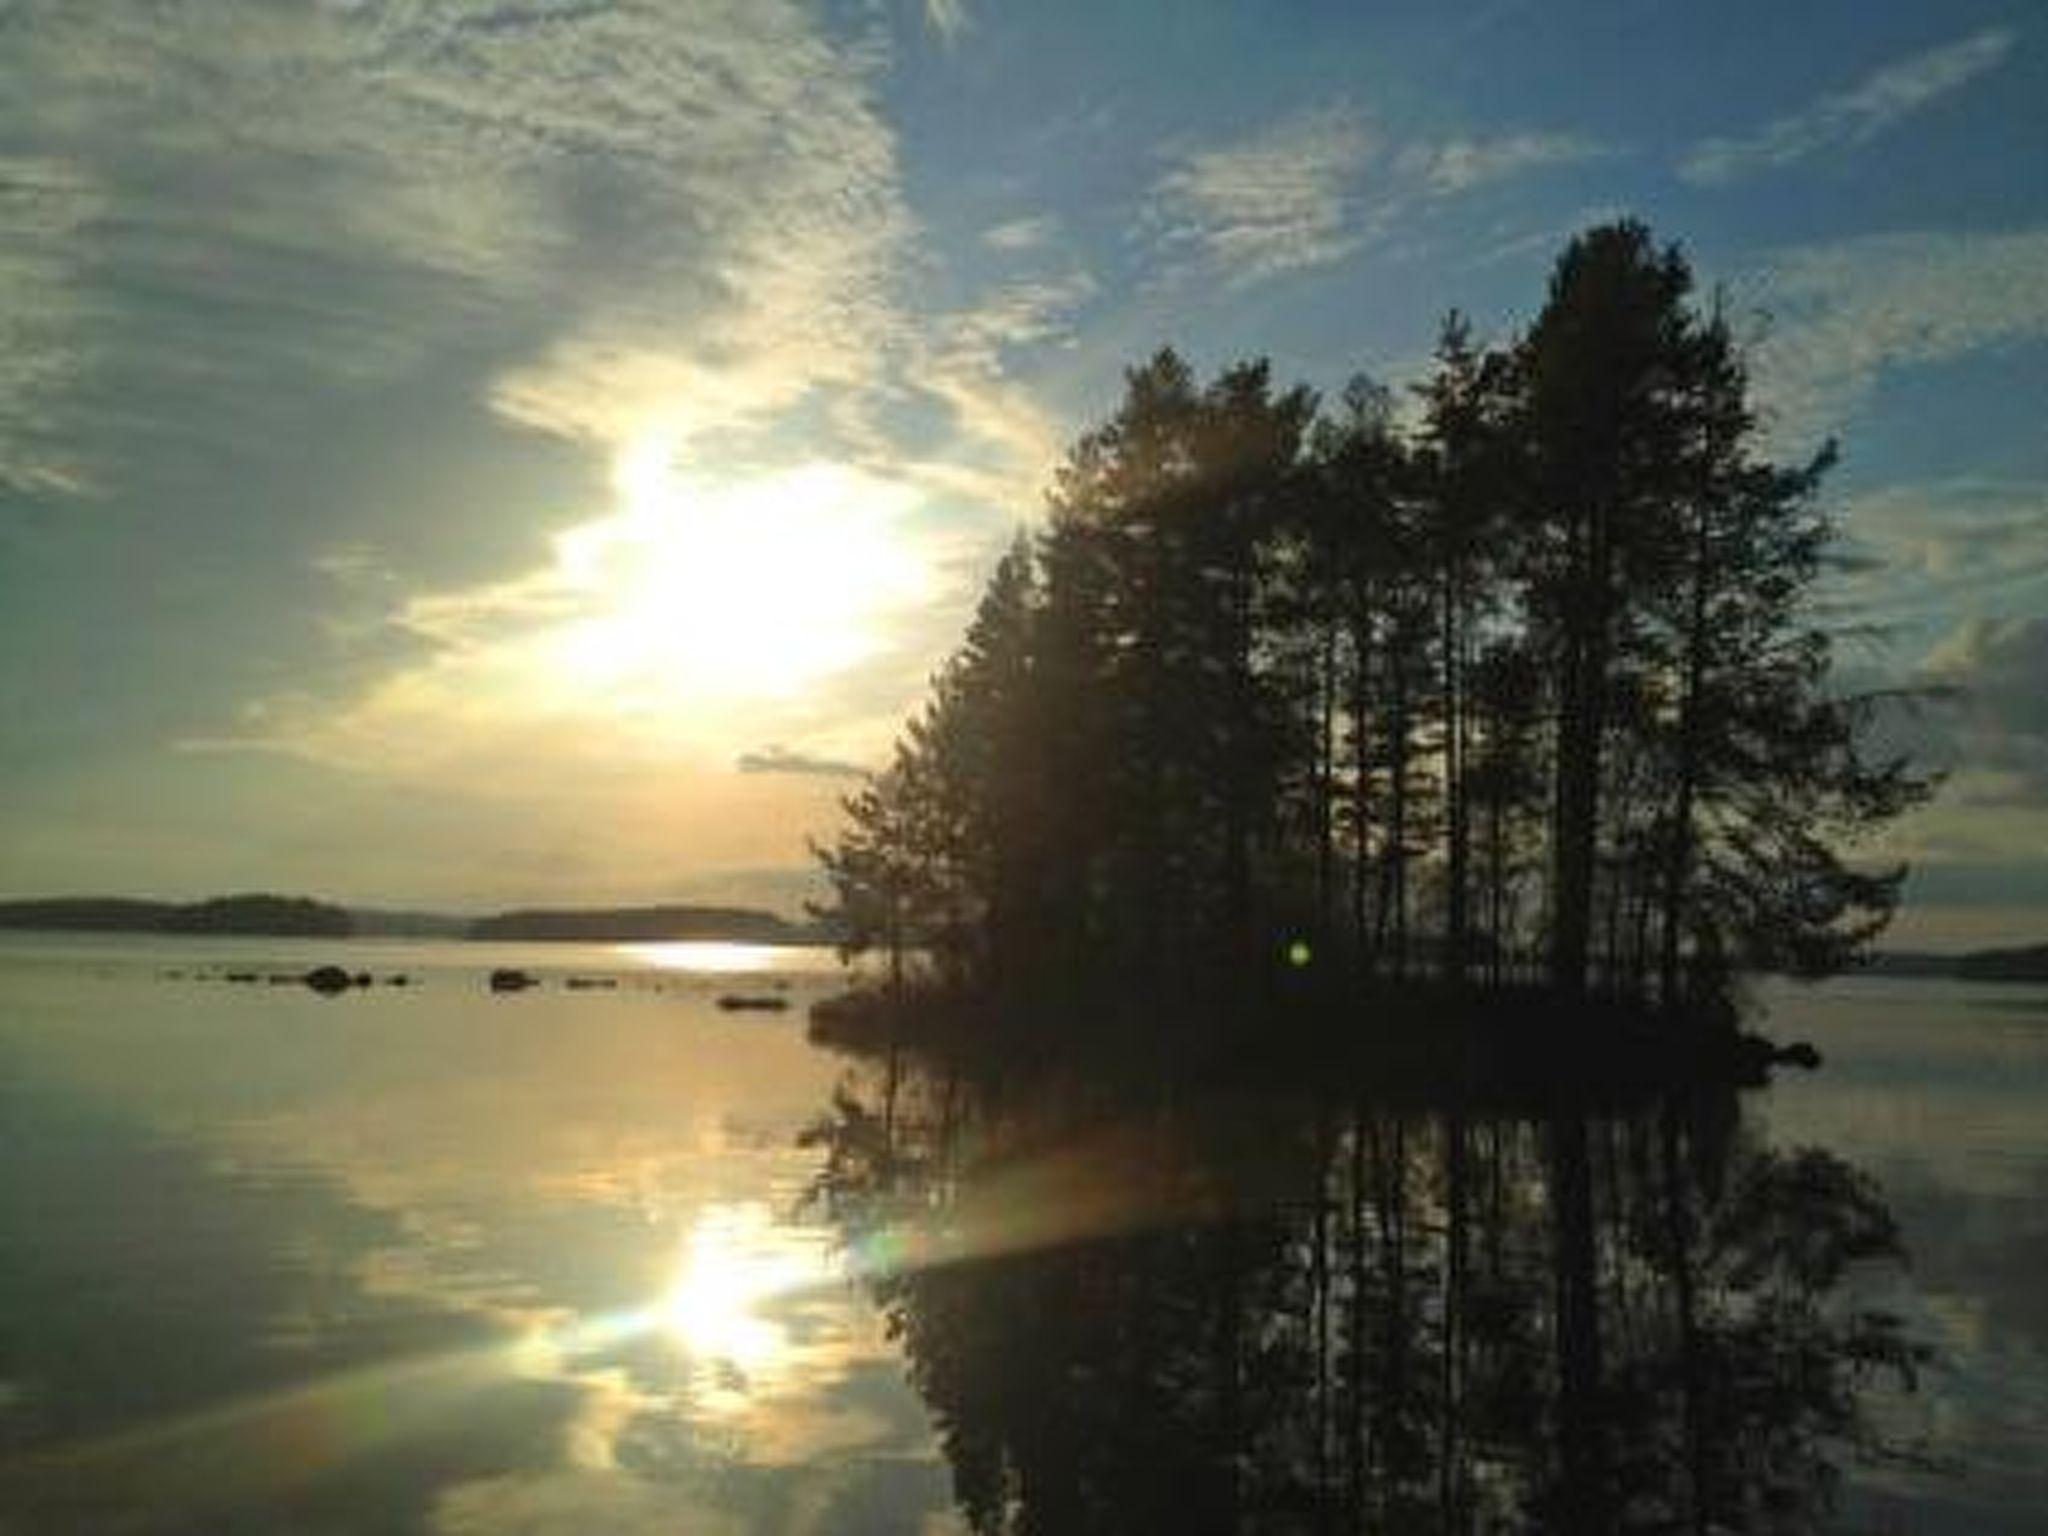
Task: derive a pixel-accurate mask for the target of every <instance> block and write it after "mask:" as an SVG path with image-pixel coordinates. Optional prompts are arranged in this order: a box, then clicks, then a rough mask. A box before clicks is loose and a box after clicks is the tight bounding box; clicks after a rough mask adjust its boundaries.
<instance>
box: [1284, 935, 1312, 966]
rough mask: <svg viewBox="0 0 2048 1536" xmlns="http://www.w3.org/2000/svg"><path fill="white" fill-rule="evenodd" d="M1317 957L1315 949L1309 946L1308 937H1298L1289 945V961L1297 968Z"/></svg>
mask: <svg viewBox="0 0 2048 1536" xmlns="http://www.w3.org/2000/svg"><path fill="white" fill-rule="evenodd" d="M1313 959H1315V951H1314V950H1312V949H1310V948H1309V947H1308V940H1307V939H1296V940H1295V941H1294V942H1293V943H1292V944H1290V945H1288V946H1287V963H1288V964H1289V965H1291V966H1293V967H1295V968H1296V969H1297V970H1299V969H1300V968H1301V967H1302V966H1305V965H1307V964H1308V963H1309V961H1311V960H1313Z"/></svg>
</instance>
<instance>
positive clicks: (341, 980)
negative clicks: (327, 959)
mask: <svg viewBox="0 0 2048 1536" xmlns="http://www.w3.org/2000/svg"><path fill="white" fill-rule="evenodd" d="M299 979H300V980H301V981H303V982H304V983H305V984H306V985H307V986H309V987H311V988H312V989H313V990H314V991H315V992H318V993H319V994H320V995H321V996H322V997H332V996H333V995H334V994H335V993H337V992H346V991H347V990H348V989H349V988H350V987H352V986H354V985H355V981H354V978H352V977H351V976H350V975H349V973H348V972H347V971H344V970H343V969H342V968H341V967H340V966H338V965H320V966H315V967H314V968H313V969H312V970H310V971H308V972H306V974H305V975H304V976H301V977H300V978H299Z"/></svg>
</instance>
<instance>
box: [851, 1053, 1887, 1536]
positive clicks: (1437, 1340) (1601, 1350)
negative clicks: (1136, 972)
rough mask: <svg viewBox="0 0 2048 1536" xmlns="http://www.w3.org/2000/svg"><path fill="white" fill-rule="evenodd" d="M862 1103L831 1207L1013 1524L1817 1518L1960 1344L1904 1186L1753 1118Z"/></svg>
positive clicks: (1724, 1525)
mask: <svg viewBox="0 0 2048 1536" xmlns="http://www.w3.org/2000/svg"><path fill="white" fill-rule="evenodd" d="M1401 1103H1402V1107H1399V1108H1394V1107H1389V1106H1388V1105H1387V1103H1386V1102H1385V1101H1383V1100H1377V1099H1375V1098H1374V1097H1372V1096H1370V1095H1353V1096H1345V1095H1332V1094H1330V1093H1328V1092H1318V1093H1303V1094H1301V1095H1298V1096H1266V1097H1262V1098H1258V1099H1246V1098H1244V1097H1242V1096H1239V1095H1229V1096H1217V1095H1216V1094H1214V1093H1207V1094H1198V1093H1194V1092H1192V1091H1190V1090H1189V1089H1187V1088H1186V1087H1184V1086H1183V1087H1176V1086H1174V1085H1171V1084H1164V1083H1159V1082H1151V1083H1147V1084H1144V1085H1142V1086H1126V1087H1125V1088H1123V1089H1122V1090H1120V1091H1117V1092H1111V1091H1109V1090H1108V1089H1107V1088H1105V1086H1104V1085H1103V1084H1102V1083H1101V1082H1100V1081H1099V1080H1097V1081H1091V1082H1087V1083H1079V1082H1074V1081H1047V1080H1044V1079H1043V1078H1039V1079H1037V1080H1034V1081H1030V1082H1019V1081H1017V1080H1015V1079H1014V1078H1009V1079H994V1080H991V1079H988V1078H983V1079H981V1080H978V1081H977V1080H975V1079H974V1078H973V1077H972V1076H970V1075H969V1074H967V1073H966V1072H964V1071H962V1070H959V1069H958V1068H957V1067H953V1066H940V1065H936V1064H931V1063H927V1064H925V1065H924V1066H923V1067H922V1068H920V1069H917V1070H915V1071H912V1072H910V1073H908V1074H907V1075H905V1074H903V1073H900V1072H896V1071H889V1070H885V1069H880V1068H878V1069H876V1070H875V1071H873V1072H870V1073H867V1074H856V1076H855V1077H854V1078H853V1079H852V1080H851V1081H850V1082H849V1083H848V1084H847V1085H846V1086H845V1087H843V1088H842V1090H841V1092H840V1093H839V1095H838V1097H837V1098H836V1100H835V1105H834V1110H833V1113H832V1115H831V1117H830V1119H829V1121H828V1122H827V1123H826V1124H824V1125H823V1126H821V1127H820V1128H819V1130H818V1131H817V1132H816V1133H815V1134H816V1139H817V1140H818V1141H819V1143H820V1144H821V1146H822V1148H823V1153H824V1159H823V1171H822V1173H821V1175H820V1182H819V1190H820V1194H821V1197H822V1198H823V1200H824V1201H825V1203H826V1204H827V1205H828V1207H829V1208H830V1209H831V1210H832V1211H833V1212H834V1215H835V1218H836V1220H837V1221H838V1222H839V1224H840V1225H841V1227H842V1229H843V1231H844V1233H845V1235H846V1238H847V1241H848V1243H849V1246H850V1247H851V1248H852V1249H853V1251H855V1252H856V1253H858V1254H861V1255H863V1256H864V1257H865V1259H866V1260H867V1265H868V1272H869V1276H870V1288H871V1291H872V1294H873V1296H874V1298H875V1300H876V1303H877V1304H878V1306H879V1308H880V1309H881V1311H882V1312H883V1314H884V1315H885V1316H886V1317H887V1319H888V1321H889V1325H890V1329H891V1332H892V1333H894V1334H896V1335H897V1336H899V1337H900V1338H901V1339H902V1340H903V1342H904V1348H905V1353H906V1356H907V1359H908V1363H909V1368H910V1372H911V1376H912V1379H913V1380H914V1381H915V1382H916V1383H917V1385H918V1388H919V1390H920V1392H921V1393H922V1394H923V1395H924V1397H925V1399H926V1401H927V1402H928V1403H929V1404H930V1406H931V1407H932V1409H933V1411H934V1414H935V1417H936V1419H937V1422H938V1425H939V1429H940V1435H941V1439H942V1442H943V1444H944V1445H945V1448H946V1452H947V1455H948V1458H949V1460H950V1461H951V1464H952V1468H953V1474H954V1481H955V1487H956V1490H957V1493H958V1496H959V1498H960V1501H961V1504H962V1507H963V1509H964V1511H965V1512H966V1514H967V1515H968V1517H969V1519H970V1520H971V1522H972V1523H973V1525H974V1526H975V1528H976V1529H979V1530H986V1531H1007V1530H1019V1531H1058V1532H1087V1531H1103V1532H1113V1531H1153V1530H1159V1531H1165V1530H1172V1531H1215V1532H1233V1531H1244V1530H1256V1531H1267V1530H1279V1531H1304V1532H1307V1531H1337V1530H1343V1531H1352V1530H1369V1531H1401V1532H1409V1531H1443V1532H1451V1531H1459V1532H1469V1531H1508V1530H1515V1531H1520V1530H1538V1531H1568V1532H1598V1531H1641V1532H1650V1531H1680V1530H1684V1531H1699V1532H1705V1531H1733V1530H1742V1531H1750V1530H1757V1531H1763V1530H1769V1531H1791V1530H1808V1529H1818V1528H1820V1527H1821V1526H1822V1525H1823V1524H1824V1523H1825V1521H1826V1520H1827V1518H1828V1517H1829V1515H1830V1514H1831V1513H1832V1511H1833V1508H1834V1504H1835V1495H1836V1492H1837V1487H1838V1481H1839V1477H1840V1472H1841V1469H1842V1468H1843V1467H1844V1466H1845V1465H1846V1464H1850V1463H1853V1462H1856V1461H1859V1460H1911V1459H1916V1458H1917V1459H1925V1458H1924V1456H1923V1455H1922V1452H1923V1449H1924V1448H1923V1447H1921V1446H1919V1445H1917V1444H1916V1443H1915V1442H1914V1441H1913V1440H1912V1439H1911V1438H1909V1437H1902V1436H1900V1435H1896V1434H1893V1433H1891V1432H1889V1431H1888V1430H1887V1428H1886V1427H1885V1425H1884V1423H1883V1422H1882V1418H1881V1415H1880V1414H1879V1413H1878V1412H1876V1411H1875V1409H1876V1406H1877V1401H1876V1400H1877V1399H1878V1398H1879V1397H1880V1396H1881V1395H1882V1394H1883V1393H1884V1392H1886V1391H1888V1390H1889V1391H1902V1390H1904V1389H1906V1388H1909V1387H1910V1386H1911V1385H1912V1384H1913V1383H1914V1381H1915V1379H1916V1377H1917V1374H1918V1371H1919V1370H1920V1368H1921V1367H1922V1366H1923V1365H1924V1364H1925V1363H1926V1361H1927V1351H1926V1350H1925V1349H1923V1348H1922V1347H1921V1346H1919V1345H1918V1344H1917V1343H1915V1342H1914V1341H1913V1340H1912V1339H1911V1338H1909V1336H1908V1334H1907V1332H1906V1331H1905V1329H1904V1328H1903V1327H1902V1325H1901V1321H1900V1319H1899V1318H1898V1317H1897V1316H1896V1315H1894V1314H1893V1313H1892V1312H1890V1311H1889V1310H1887V1309H1885V1308H1884V1307H1882V1306H1880V1305H1876V1304H1873V1303H1872V1302H1870V1301H1869V1300H1867V1299H1861V1298H1859V1297H1858V1296H1857V1295H1855V1294H1854V1288H1853V1287H1852V1286H1851V1284H1850V1283H1849V1282H1850V1281H1851V1280H1852V1278H1854V1279H1862V1278H1867V1277H1869V1276H1871V1275H1876V1274H1882V1273H1885V1272H1887V1271H1895V1270H1897V1269H1898V1268H1899V1267H1900V1266H1901V1265H1902V1264H1903V1261H1904V1257H1905V1256H1904V1253H1903V1250H1902V1248H1901V1244H1900V1240H1899V1233H1898V1229H1897V1227H1896V1225H1895V1223H1894V1221H1893V1218H1892V1216H1891V1214H1890V1212H1889V1211H1888V1209H1887V1208H1886V1206H1885V1204H1884V1202H1883V1199H1882V1197H1881V1195H1880V1193H1879V1191H1878V1189H1877V1187H1876V1186H1875V1185H1874V1183H1873V1182H1872V1181H1871V1180H1870V1179H1868V1178H1867V1177H1866V1176H1865V1175H1863V1174H1862V1173H1861V1172H1860V1171H1858V1170H1857V1169H1856V1168H1854V1167H1853V1166H1851V1165H1850V1164H1848V1163H1846V1162H1844V1161H1842V1160H1841V1159H1839V1158H1837V1157H1835V1156H1833V1155H1832V1154H1830V1153H1828V1152H1826V1151H1822V1150H1819V1149H1812V1148H1808V1149H1801V1150H1796V1151H1786V1150H1778V1149H1773V1148H1770V1147H1767V1146H1764V1145H1761V1144H1759V1143H1757V1142H1756V1141H1755V1140H1754V1138H1753V1137H1752V1136H1751V1135H1750V1134H1749V1133H1747V1132H1746V1131H1745V1130H1744V1129H1743V1127H1742V1125H1741V1122H1740V1118H1739V1116H1738V1114H1737V1109H1736V1105H1735V1103H1734V1101H1733V1099H1732V1097H1730V1096H1729V1095H1726V1094H1721V1095H1718V1096H1717V1095H1704V1096H1700V1097H1697V1098H1683V1099H1665V1100H1662V1101H1655V1102H1646V1103H1643V1104H1642V1105H1640V1106H1639V1107H1637V1108H1636V1109H1634V1110H1632V1111H1627V1112H1622V1111H1615V1110H1603V1111H1602V1112H1601V1113H1599V1114H1597V1115H1596V1114H1592V1113H1589V1112H1587V1111H1586V1110H1584V1109H1573V1108H1570V1107H1568V1106H1555V1107H1553V1109H1552V1111H1551V1112H1549V1113H1546V1114H1543V1115H1540V1116H1536V1115H1529V1116H1513V1115H1509V1114H1505V1113H1499V1112H1488V1111H1482V1110H1480V1109H1477V1108H1475V1107H1473V1106H1469V1105H1466V1106H1460V1105H1459V1104H1457V1103H1455V1102H1445V1103H1443V1104H1441V1105H1440V1106H1439V1107H1437V1108H1434V1109H1429V1108H1421V1107H1417V1095H1416V1093H1415V1092H1414V1091H1413V1088H1412V1086H1411V1087H1410V1088H1409V1090H1408V1091H1406V1092H1404V1093H1403V1095H1402V1099H1401Z"/></svg>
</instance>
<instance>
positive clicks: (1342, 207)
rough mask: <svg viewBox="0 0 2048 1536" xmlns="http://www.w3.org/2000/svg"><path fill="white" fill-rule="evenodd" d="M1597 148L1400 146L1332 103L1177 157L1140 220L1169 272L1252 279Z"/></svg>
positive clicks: (1448, 141)
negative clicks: (1434, 206)
mask: <svg viewBox="0 0 2048 1536" xmlns="http://www.w3.org/2000/svg"><path fill="white" fill-rule="evenodd" d="M1604 152H1605V151H1604V150H1603V149H1602V147H1601V146H1599V145H1597V144H1595V143H1594V142H1592V141H1591V140H1588V139H1585V138H1582V137H1579V136H1578V135H1575V134H1562V133H1536V132H1514V133H1508V134H1503V135H1499V136H1496V137H1491V138H1475V137H1469V136H1468V137H1451V138H1443V139H1412V140H1408V141H1405V142H1402V141H1397V140H1395V139H1394V138H1392V137H1391V136H1389V135H1388V134H1386V133H1384V132H1383V131H1381V130H1380V129H1378V128H1376V127H1375V126H1374V125H1373V124H1371V123H1370V122H1369V121H1368V120H1367V119H1366V118H1365V117H1364V116H1363V115H1362V114H1361V113H1359V112H1357V111H1355V110H1354V109H1352V108H1350V107H1348V106H1343V105H1338V106H1331V107H1325V108H1321V109H1319V110H1316V111H1312V112H1306V113H1302V114H1300V115H1297V116H1295V117H1291V118H1287V119H1283V120H1282V121H1280V122H1277V123H1273V124H1269V125H1267V126H1265V127H1263V128H1261V129H1259V130H1258V131H1256V132H1254V133H1252V134H1251V135H1249V136H1247V137H1245V138H1242V139H1239V140H1237V141H1235V142H1233V143H1229V144H1223V145H1215V146H1209V147H1205V148H1200V149H1195V150H1191V151H1181V152H1178V153H1177V154H1176V155H1175V156H1174V157H1173V161H1172V164H1170V165H1169V167H1168V169H1167V170H1166V171H1165V172H1164V174H1162V175H1161V176H1160V177H1159V178H1158V180H1157V181H1156V182H1155V184H1154V186H1153V188H1152V193H1151V197H1150V199H1149V201H1148V203H1147V207H1146V212H1145V224H1146V227H1147V228H1148V230H1149V231H1150V232H1151V233H1152V235H1153V236H1154V238H1155V240H1156V242H1157V245H1158V247H1159V249H1160V251H1161V254H1162V255H1163V256H1164V258H1165V260H1166V262H1167V264H1168V266H1169V268H1172V269H1178V270H1181V271H1187V270H1190V269H1194V270H1199V271H1201V272H1203V273H1205V274H1207V275H1210V276H1214V277H1220V278H1221V279H1222V280H1224V281H1225V282H1228V283H1231V284H1234V285H1238V284H1247V283H1255V282H1259V281H1262V280H1264V279H1267V278H1272V277H1278V276H1280V275H1282V274H1284V273H1288V272H1294V271H1300V270H1304V269H1307V268H1312V267H1320V266H1326V265H1329V264H1330V263H1332V262H1337V261H1341V260H1343V259H1344V258H1345V257H1347V256H1350V255H1352V254H1353V253H1354V252H1356V251H1357V250H1359V249H1360V248H1362V247H1363V246H1365V245H1367V244H1368V243H1370V242H1371V241H1373V240H1374V239H1376V238H1378V237H1380V236H1382V235H1384V234H1385V233H1386V232H1387V231H1388V230H1390V229H1391V228H1393V227H1394V226H1395V225H1396V224H1397V223H1399V222H1400V220H1401V219H1403V218H1404V217H1407V216H1411V215H1412V214H1413V213H1414V212H1415V211H1416V210H1417V209H1418V207H1420V206H1422V205H1426V204H1429V203H1432V202H1439V201H1442V200H1445V199H1450V198H1455V197H1459V196H1462V195H1464V194H1466V193H1469V192H1472V191H1474V190H1476V189H1478V188H1480V187H1483V186H1486V185H1489V184H1492V183H1495V182H1501V181H1506V180H1509V179H1511V178H1513V177H1516V176H1521V175H1526V174H1529V173H1531V172H1534V171H1537V170H1541V169H1544V168H1547V167H1551V166H1557V165H1563V164H1567V163H1570V162H1572V161H1578V160H1584V159H1587V158H1589V157H1591V156H1593V155H1597V154H1601V153H1604Z"/></svg>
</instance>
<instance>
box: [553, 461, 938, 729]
mask: <svg viewBox="0 0 2048 1536" xmlns="http://www.w3.org/2000/svg"><path fill="white" fill-rule="evenodd" d="M614 485H615V488H616V490H617V492H618V496H619V500H620V504H621V505H620V510H619V511H618V512H617V513H616V514H615V515H613V516H611V517H608V518H605V519H603V520H601V521H599V522H596V523H591V524H586V525H584V526H583V527H580V528H576V529H572V530H570V531H569V532H568V533H566V534H564V535H562V536H561V537H560V538H559V539H558V540H557V549H556V554H557V559H558V562H559V565H560V568H561V570H562V573H563V575H564V577H565V578H566V580H567V582H568V583H569V584H570V585H571V587H572V588H574V589H575V590H577V591H579V592H581V593H582V594H584V595H585V596H586V597H588V598H589V599H591V600H592V601H593V602H594V604H595V605H596V606H597V608H598V611H596V612H594V613H592V614H591V615H590V616H589V617H587V618H583V619H579V620H576V621H574V622H572V623H570V624H568V625H566V626H565V627H564V628H563V629H562V630H560V631H559V632H558V633H557V635H556V643H555V645H554V647H553V650H554V655H553V661H554V663H555V665H556V668H557V670H558V671H559V672H560V673H561V674H563V676H564V678H565V680H566V681H569V682H571V683H572V684H573V685H575V686H576V687H578V688H579V689H582V690H595V691H597V692H599V693H602V694H606V695H609V696H612V697H615V698H617V699H619V700H621V701H624V702H631V701H640V702H642V703H644V704H648V705H651V706H653V707H662V706H663V705H665V704H668V703H673V702H677V701H678V700H689V699H701V698H705V697H726V698H733V697H739V698H754V697H787V696H790V695H792V694H797V693H800V692H802V690H803V689H804V688H806V687H807V686H809V685H811V684H813V683H815V682H817V681H819V680H820V679H822V678H825V677H828V676H830V675H832V674H834V673H837V672H840V671H843V670H845V669H846V668H848V667H850V666H852V665H854V664H855V663H857V662H859V661H861V660H862V659H864V658H865V657H867V656H869V655H871V654H873V653H874V652H875V651H876V650H878V649H879V648H880V646H881V645H882V643H883V637H882V635H881V634H880V633H879V629H880V624H881V621H882V619H883V617H884V615H885V614H887V613H888V612H889V611H891V610H894V609H900V608H902V607H904V606H905V605H907V604H910V603H913V602H915V601H916V600H918V599H919V598H921V597H922V596H924V595H925V593H926V591H927V588H928V585H929V580H928V572H927V570H926V568H925V564H924V562H923V561H922V560H921V559H920V558H919V555H918V552H917V550H916V549H915V547H914V545H913V544H912V542H911V541H910V539H909V538H908V537H907V536H906V534H905V531H904V530H903V528H902V527H901V523H902V521H903V519H904V517H905V516H906V515H907V514H908V513H909V512H910V511H911V510H912V509H913V508H914V506H915V505H916V501H917V497H916V493H915V492H914V491H912V490H911V489H909V488H908V487H905V486H900V485H894V484H891V483H889V482H887V481H884V480H880V479H877V478H876V477H874V476H872V475H869V474H866V473H864V472H862V471H860V470H857V469H854V468H851V467H848V466H845V465H837V464H827V463H813V464H808V465H804V466H802V467H800V468H797V469H793V470H788V471H784V472H781V473H777V474H772V475H768V476H765V477H762V478H758V479H753V480H745V481H734V482H729V483H724V484H716V483H711V482H705V481H699V480H697V479H695V478H686V477H684V476H683V475H682V474H681V473H680V472H679V471H678V469H677V467H676V464H675V456H674V450H673V445H672V443H671V442H670V440H669V439H667V438H665V437H663V436H661V435H659V434H655V435H650V436H648V437H645V438H643V439H641V440H640V441H638V442H635V443H633V444H632V445H630V446H629V447H628V448H627V449H626V450H625V451H624V452H623V453H622V454H621V455H620V457H619V460H618V463H617V465H616V468H615V472H614Z"/></svg>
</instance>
